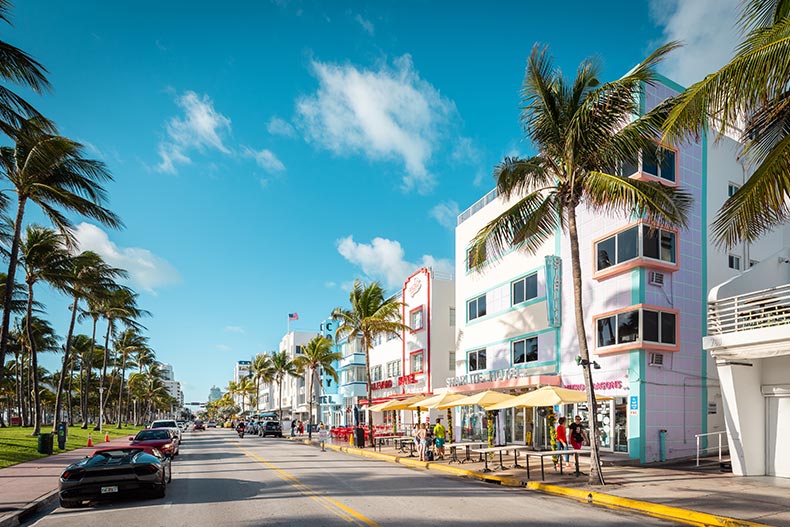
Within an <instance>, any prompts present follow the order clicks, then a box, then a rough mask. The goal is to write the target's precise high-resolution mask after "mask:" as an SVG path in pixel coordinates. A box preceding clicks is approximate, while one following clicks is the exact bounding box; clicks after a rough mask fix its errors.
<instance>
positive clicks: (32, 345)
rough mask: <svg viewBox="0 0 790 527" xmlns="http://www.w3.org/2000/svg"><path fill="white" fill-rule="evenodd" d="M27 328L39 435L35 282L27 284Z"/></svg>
mask: <svg viewBox="0 0 790 527" xmlns="http://www.w3.org/2000/svg"><path fill="white" fill-rule="evenodd" d="M25 315H26V321H25V326H26V327H25V329H26V330H27V344H28V347H29V348H30V369H31V370H32V371H31V373H32V375H33V433H32V434H31V435H33V436H37V435H38V434H40V433H41V393H40V392H39V389H38V354H37V353H36V340H35V336H34V335H33V325H32V324H31V318H32V316H33V282H28V284H27V310H26V313H25Z"/></svg>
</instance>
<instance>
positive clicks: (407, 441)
mask: <svg viewBox="0 0 790 527" xmlns="http://www.w3.org/2000/svg"><path fill="white" fill-rule="evenodd" d="M393 442H394V443H395V448H397V449H398V450H400V451H401V452H404V453H405V452H406V445H408V446H409V457H414V438H413V437H412V436H398V437H396V438H395V439H393Z"/></svg>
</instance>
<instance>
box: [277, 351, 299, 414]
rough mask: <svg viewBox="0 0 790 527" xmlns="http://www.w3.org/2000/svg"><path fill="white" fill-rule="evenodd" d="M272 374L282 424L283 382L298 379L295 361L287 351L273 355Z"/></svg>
mask: <svg viewBox="0 0 790 527" xmlns="http://www.w3.org/2000/svg"><path fill="white" fill-rule="evenodd" d="M272 372H273V374H274V381H275V382H276V383H277V398H278V402H277V408H278V409H279V412H280V422H282V420H283V381H284V380H285V378H286V377H288V376H291V377H298V376H299V374H298V373H297V371H296V366H295V365H294V362H293V360H291V358H290V357H288V352H287V351H286V350H280V351H277V352H273V353H272Z"/></svg>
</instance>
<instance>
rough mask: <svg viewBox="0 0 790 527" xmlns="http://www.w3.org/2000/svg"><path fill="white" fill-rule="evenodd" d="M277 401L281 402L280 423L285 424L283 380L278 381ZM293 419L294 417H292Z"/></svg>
mask: <svg viewBox="0 0 790 527" xmlns="http://www.w3.org/2000/svg"><path fill="white" fill-rule="evenodd" d="M277 399H278V401H279V403H280V404H279V409H280V422H281V423H282V422H283V380H282V379H280V380H278V381H277ZM292 417H293V416H292Z"/></svg>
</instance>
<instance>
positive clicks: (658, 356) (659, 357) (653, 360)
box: [650, 353, 664, 366]
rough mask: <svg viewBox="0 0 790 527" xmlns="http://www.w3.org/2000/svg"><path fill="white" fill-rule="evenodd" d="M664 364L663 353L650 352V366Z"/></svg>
mask: <svg viewBox="0 0 790 527" xmlns="http://www.w3.org/2000/svg"><path fill="white" fill-rule="evenodd" d="M663 365H664V354H663V353H651V354H650V366H663Z"/></svg>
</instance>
